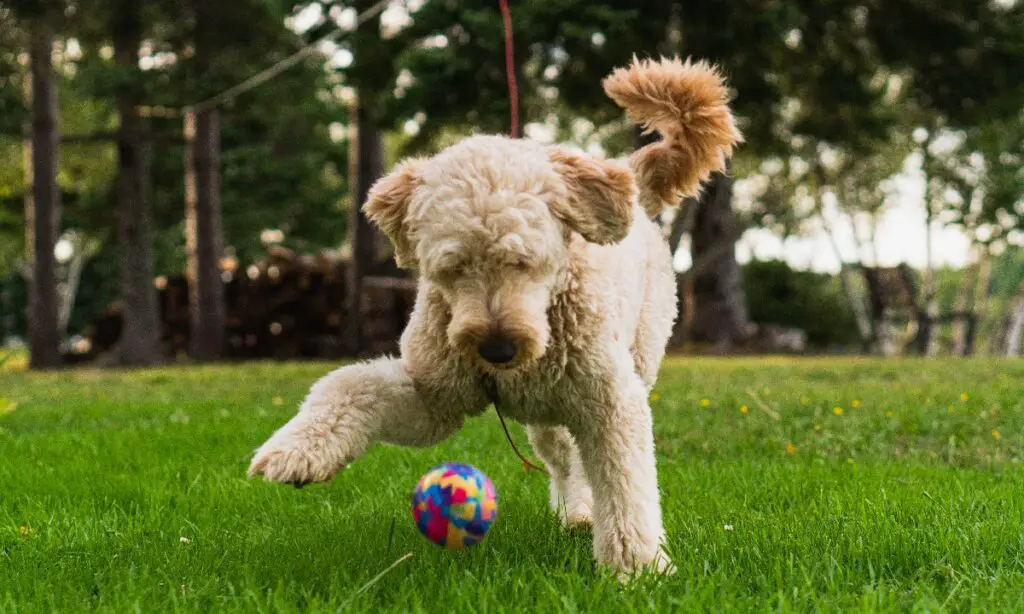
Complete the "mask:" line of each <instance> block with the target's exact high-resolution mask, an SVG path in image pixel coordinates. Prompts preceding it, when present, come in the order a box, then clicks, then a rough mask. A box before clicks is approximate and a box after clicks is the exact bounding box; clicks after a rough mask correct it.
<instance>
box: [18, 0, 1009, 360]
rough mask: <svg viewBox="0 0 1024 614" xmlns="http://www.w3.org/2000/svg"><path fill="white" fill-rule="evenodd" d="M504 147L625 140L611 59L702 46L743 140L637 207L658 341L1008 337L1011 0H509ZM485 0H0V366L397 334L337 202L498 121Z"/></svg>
mask: <svg viewBox="0 0 1024 614" xmlns="http://www.w3.org/2000/svg"><path fill="white" fill-rule="evenodd" d="M510 8H511V23H512V30H513V33H514V61H513V66H514V70H515V77H516V80H517V82H518V94H517V95H518V99H517V102H518V103H519V105H518V106H519V109H520V121H521V124H522V126H523V132H524V134H525V136H526V137H527V138H531V139H536V140H539V141H542V142H554V141H564V142H569V143H573V144H575V145H577V146H579V147H581V148H583V149H585V150H587V151H590V152H593V153H595V154H602V155H607V156H623V155H627V154H628V153H629V152H630V151H632V150H633V149H634V148H635V147H637V146H639V145H642V144H643V143H644V142H645V139H647V138H654V137H651V136H648V135H643V134H641V133H640V131H639V130H638V129H637V128H636V127H635V126H632V125H631V124H630V123H629V122H628V121H627V120H626V119H625V117H624V116H623V114H622V113H621V111H620V110H619V109H618V108H617V107H616V106H615V105H614V104H612V103H611V102H610V101H609V100H608V99H606V98H605V96H604V95H603V93H602V91H601V88H600V81H601V78H602V77H604V76H605V75H606V74H607V73H609V72H610V71H611V70H612V69H613V68H614V67H616V66H619V65H622V64H625V63H627V62H629V61H630V59H631V57H632V56H633V55H634V54H636V55H638V56H641V57H643V56H657V55H679V56H683V57H686V56H693V57H695V58H705V59H708V60H710V61H712V62H714V63H717V64H718V65H720V66H721V68H722V70H723V72H724V73H725V74H726V75H727V77H728V79H729V82H730V85H731V86H732V88H733V90H734V101H733V105H734V110H735V112H736V114H737V115H738V117H739V118H740V120H741V126H742V129H743V132H744V134H745V136H746V143H745V144H744V145H743V147H742V148H740V149H739V150H738V152H737V154H736V157H735V158H734V159H733V160H732V161H731V170H730V172H729V173H728V174H726V175H716V176H715V177H714V178H713V179H712V181H711V182H710V184H709V185H708V186H707V189H706V191H705V193H704V194H703V195H702V197H701V198H700V199H698V200H693V201H691V202H687V203H683V204H684V206H683V207H681V208H680V209H678V210H677V213H676V214H675V215H669V216H667V217H666V218H665V219H662V220H660V221H661V223H662V225H663V228H664V232H665V236H666V238H667V240H668V241H669V242H670V245H671V246H672V248H673V250H674V253H675V262H676V269H677V271H678V285H679V296H680V310H681V317H680V319H679V322H678V324H677V326H676V331H675V333H674V335H673V339H672V351H675V352H692V353H718V354H724V353H780V352H786V353H828V354H853V353H869V354H878V355H901V354H919V355H936V354H946V355H949V354H952V355H958V356H967V355H972V354H996V355H1011V356H1017V355H1020V352H1021V337H1022V333H1024V78H1022V77H1024V3H1021V2H1019V1H1017V0H947V1H942V2H939V1H929V0H749V1H748V0H702V1H701V2H671V1H665V0H661V1H643V0H612V1H596V0H543V1H541V0H518V1H517V0H513V1H512V2H510ZM504 36H505V32H504V30H503V25H502V14H501V12H500V10H499V3H498V0H487V1H477V0H465V1H456V0H393V1H383V2H376V3H374V2H370V1H367V0H359V1H350V2H343V1H339V2H333V1H329V0H328V1H323V2H309V1H299V2H289V1H284V0H237V1H235V2H231V3H216V2H211V1H209V0H206V1H203V0H184V1H180V2H169V1H165V0H161V1H151V2H139V1H132V0H93V1H91V2H84V1H82V0H52V1H45V0H44V1H30V0H14V1H11V0H2V1H0V344H2V346H3V348H5V349H0V361H3V360H5V358H4V357H7V358H9V357H11V356H14V355H16V354H21V353H27V354H28V356H29V357H30V364H31V366H33V367H35V368H40V369H43V368H52V367H57V366H61V365H101V366H117V365H125V366H128V365H150V364H157V363H164V362H169V361H176V360H184V359H188V358H191V359H193V360H223V359H229V360H238V359H266V358H273V359H282V360H283V359H299V358H332V359H337V358H343V357H355V356H365V355H371V354H376V353H381V352H387V351H394V350H395V349H396V347H397V338H398V335H399V334H400V332H401V330H402V327H403V326H404V323H405V319H406V318H407V316H408V313H409V310H410V309H411V306H412V302H413V297H414V292H415V280H414V279H411V278H410V277H409V276H408V274H407V273H405V272H403V271H400V270H398V269H397V268H396V267H395V265H394V263H393V261H392V258H391V252H390V246H389V245H388V243H387V241H386V240H385V239H384V238H383V237H382V236H381V235H380V234H379V233H377V232H376V231H375V230H374V229H373V228H371V227H370V226H369V225H368V224H367V222H366V220H365V219H364V218H362V217H361V216H360V214H359V211H358V207H356V206H354V205H357V204H359V203H360V202H362V200H363V198H364V197H365V194H366V191H367V190H368V188H369V186H370V185H371V184H372V182H373V181H374V180H375V179H376V178H378V177H379V176H380V175H381V174H382V173H383V172H385V171H386V170H387V169H388V168H389V167H390V166H391V165H392V164H394V163H395V162H396V161H397V160H399V159H400V158H401V157H403V156H405V155H410V154H425V153H426V154H429V153H431V152H436V151H438V150H439V149H441V148H443V147H445V146H446V145H448V144H451V143H453V142H455V141H456V140H458V139H459V138H462V137H463V136H465V135H468V134H471V133H474V132H507V131H508V130H509V125H510V107H511V104H510V94H509V89H508V86H507V75H506V71H505V65H506V64H505V63H506V54H505V47H504V45H505V39H504Z"/></svg>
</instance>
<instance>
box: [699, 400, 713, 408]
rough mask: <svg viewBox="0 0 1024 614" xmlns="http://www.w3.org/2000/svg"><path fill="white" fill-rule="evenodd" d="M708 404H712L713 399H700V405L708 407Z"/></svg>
mask: <svg viewBox="0 0 1024 614" xmlns="http://www.w3.org/2000/svg"><path fill="white" fill-rule="evenodd" d="M708 405H711V401H709V400H708V399H701V400H700V406H701V407H707V406H708Z"/></svg>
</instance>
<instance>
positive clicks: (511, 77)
mask: <svg viewBox="0 0 1024 614" xmlns="http://www.w3.org/2000/svg"><path fill="white" fill-rule="evenodd" d="M498 4H499V5H500V6H501V20H502V22H503V23H504V25H505V75H506V78H507V79H508V100H509V106H510V108H511V109H512V125H511V130H510V131H509V134H511V135H512V138H514V139H518V138H519V88H518V86H517V85H516V62H515V56H514V55H513V53H512V14H511V13H510V12H509V10H508V0H498Z"/></svg>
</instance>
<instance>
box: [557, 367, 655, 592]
mask: <svg viewBox="0 0 1024 614" xmlns="http://www.w3.org/2000/svg"><path fill="white" fill-rule="evenodd" d="M588 402H589V403H592V406H591V407H590V408H581V409H582V412H578V413H577V415H579V416H580V418H579V419H577V420H576V424H575V425H574V427H573V428H572V430H573V435H574V436H575V438H576V441H577V443H578V445H579V450H580V454H581V457H582V460H583V468H584V470H585V471H586V474H587V478H588V480H589V481H590V485H591V487H592V489H593V495H594V518H593V522H594V525H593V531H594V555H595V557H596V558H597V561H598V563H600V564H602V565H605V566H608V567H610V568H612V569H613V570H615V571H616V572H617V573H619V575H620V576H622V577H628V576H631V575H633V574H634V573H635V572H638V571H640V570H642V569H649V570H651V571H656V572H669V573H670V572H672V571H674V568H673V566H672V563H671V561H670V560H669V558H668V556H667V555H666V554H665V552H664V550H663V547H664V539H665V531H664V528H663V527H662V522H661V503H660V501H659V494H658V477H657V469H656V467H655V459H654V435H653V433H652V430H651V427H652V423H651V410H650V407H649V406H648V403H647V395H646V393H645V387H644V384H643V382H642V381H641V380H640V377H639V376H637V375H636V373H635V372H633V370H632V368H631V366H630V365H629V364H628V363H627V364H626V365H625V369H624V370H619V372H618V373H617V374H616V375H612V376H611V377H609V378H608V379H607V380H605V381H604V383H603V389H602V390H601V394H599V395H595V396H594V397H592V398H590V399H589V400H588Z"/></svg>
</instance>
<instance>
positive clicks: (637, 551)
mask: <svg viewBox="0 0 1024 614" xmlns="http://www.w3.org/2000/svg"><path fill="white" fill-rule="evenodd" d="M604 89H605V92H606V93H607V94H608V95H609V96H610V97H611V98H612V99H613V100H615V102H616V103H617V104H619V106H621V107H623V108H624V109H625V110H626V112H627V113H628V115H629V116H630V117H631V118H632V119H633V120H634V121H636V122H638V123H640V124H642V125H644V126H646V127H647V128H648V129H650V130H657V131H658V132H659V133H660V134H661V135H662V137H663V138H662V139H661V140H660V141H657V142H655V143H653V144H650V145H647V146H646V147H644V148H642V149H640V150H638V151H637V152H635V153H634V154H633V155H632V157H631V158H630V159H629V164H628V166H627V165H625V164H623V163H620V162H617V161H611V160H600V159H596V158H593V157H591V156H587V155H583V154H581V153H577V152H574V151H572V150H570V149H568V148H566V147H564V146H559V145H554V146H545V145H541V144H538V143H535V142H531V141H528V140H516V139H510V138H505V137H501V136H473V137H470V138H467V139H465V140H463V141H461V142H460V143H458V144H456V145H454V146H452V147H450V148H448V149H446V150H444V151H443V152H441V153H439V154H438V155H436V156H434V157H432V158H429V159H410V160H406V161H404V162H402V163H401V164H400V165H398V166H397V167H396V168H395V169H394V171H393V172H392V173H391V174H389V175H387V176H386V177H384V178H383V179H381V180H380V181H379V182H378V183H377V184H376V185H375V186H374V188H373V189H372V191H371V192H370V195H369V198H368V201H367V202H366V204H365V205H364V211H365V212H366V214H367V216H369V218H370V219H372V220H373V221H374V222H375V223H377V224H378V225H379V226H380V228H381V229H382V230H383V231H384V232H385V233H386V234H387V235H388V237H389V238H390V239H391V241H392V242H393V243H394V247H395V254H396V258H397V259H398V262H399V264H400V265H401V266H405V267H410V268H415V269H416V270H417V271H418V273H419V289H418V295H417V298H416V306H415V309H414V311H413V314H412V317H411V320H410V322H409V325H408V327H407V328H406V330H405V332H404V334H403V335H402V339H401V357H400V358H380V359H377V360H374V361H371V362H366V363H362V364H353V365H349V366H345V367H342V368H340V369H338V370H336V371H334V372H332V373H330V374H329V375H327V376H325V377H324V378H323V379H321V380H320V381H318V382H317V383H316V384H315V385H314V386H313V387H312V389H311V391H310V393H309V396H308V397H307V398H306V400H305V401H304V402H303V404H302V407H301V409H300V410H299V413H298V414H297V415H296V416H295V417H294V418H293V419H292V420H291V421H290V422H288V423H287V424H286V425H285V426H283V427H282V428H281V429H280V430H278V431H277V432H276V433H274V435H273V436H272V437H271V438H270V440H269V441H267V442H266V443H265V444H263V446H262V447H260V449H259V450H258V451H257V452H256V454H255V456H254V458H253V461H252V466H251V467H250V469H249V474H250V475H262V476H264V478H266V479H268V480H273V481H277V482H286V483H295V484H305V483H309V482H320V481H328V480H330V479H331V478H332V477H333V476H334V474H335V473H337V472H338V471H339V470H340V469H342V468H344V467H345V466H346V465H347V464H348V463H350V462H351V461H353V460H354V459H356V458H357V457H359V456H360V455H362V454H363V453H364V452H366V450H367V448H368V447H369V446H370V445H371V444H373V443H374V442H377V441H383V442H388V443H392V444H398V445H403V446H429V445H432V444H436V443H438V442H440V441H441V440H443V439H445V438H447V437H448V436H450V435H451V434H452V433H454V432H455V431H456V430H458V429H459V427H460V426H461V425H462V424H463V421H464V419H465V418H466V416H474V415H478V414H480V413H481V412H483V411H484V410H485V409H486V408H487V407H488V404H489V402H490V401H495V402H496V403H498V404H500V407H501V409H502V411H503V413H504V414H505V415H508V416H510V417H512V418H514V419H516V420H518V421H519V422H521V423H523V424H525V425H526V429H527V432H528V434H529V439H530V442H531V443H532V445H533V447H534V450H535V452H536V454H537V455H538V456H539V457H540V458H541V459H542V460H543V461H544V462H545V464H546V465H547V468H548V471H549V473H550V475H551V504H552V506H554V507H555V509H556V510H558V513H559V515H560V517H561V518H562V521H563V523H564V524H565V525H566V526H569V527H573V526H576V527H588V526H590V527H592V530H593V535H594V555H595V557H596V558H597V561H598V562H599V563H601V564H603V565H606V566H608V567H610V568H611V569H612V570H614V571H615V572H617V573H618V574H620V575H623V576H630V575H632V574H633V573H635V572H637V571H640V570H642V569H651V570H655V571H671V570H672V563H671V562H670V560H669V558H668V556H667V555H666V554H665V552H664V529H663V526H662V520H661V507H660V501H659V494H658V483H657V475H656V468H655V457H654V440H653V434H652V424H651V409H650V407H649V405H648V395H649V393H650V390H651V387H652V386H653V385H654V382H655V378H656V377H657V372H658V367H659V364H660V362H661V359H662V357H663V356H664V353H665V345H666V343H667V341H668V337H669V334H670V331H671V329H672V323H673V321H674V320H675V317H676V292H675V278H674V274H673V271H672V262H671V255H670V254H669V250H668V247H667V246H666V243H665V241H664V239H663V237H662V234H661V232H660V230H659V227H658V226H657V224H656V223H655V222H654V221H652V218H653V217H654V216H656V215H657V214H658V213H660V212H661V211H662V209H663V208H664V207H665V206H667V205H670V204H674V203H678V202H679V200H680V197H681V196H683V195H694V194H696V193H697V192H698V190H699V189H700V184H701V182H702V181H704V180H706V179H707V178H708V176H709V175H710V174H711V172H713V171H716V170H721V169H723V168H724V165H725V160H726V157H727V156H729V155H730V154H731V153H732V148H733V146H734V145H736V144H737V143H739V142H740V140H741V136H740V134H739V132H738V130H737V128H736V126H735V123H734V121H733V117H732V114H731V113H730V111H729V108H728V99H727V91H726V88H725V85H724V83H723V80H722V78H721V76H720V75H719V73H718V71H717V70H716V69H715V68H713V67H711V66H709V65H707V64H705V63H703V62H699V63H691V62H689V61H687V62H682V61H680V60H678V59H672V60H669V59H662V60H660V61H638V60H634V61H633V64H632V65H631V66H630V67H628V68H622V69H618V70H616V71H615V72H614V73H613V74H612V75H610V76H609V77H608V78H607V79H605V81H604Z"/></svg>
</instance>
